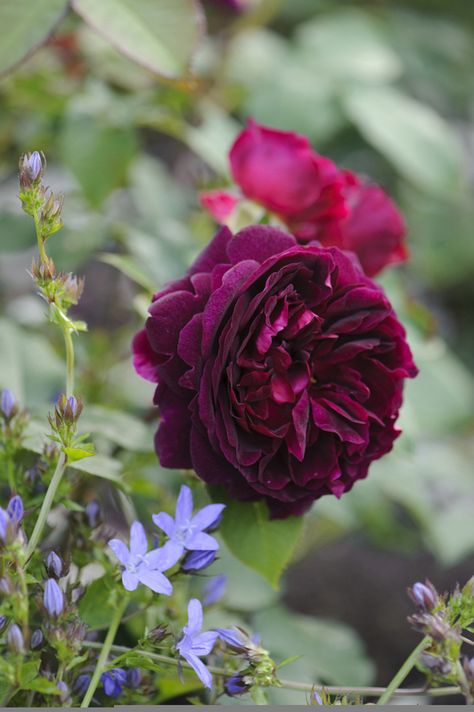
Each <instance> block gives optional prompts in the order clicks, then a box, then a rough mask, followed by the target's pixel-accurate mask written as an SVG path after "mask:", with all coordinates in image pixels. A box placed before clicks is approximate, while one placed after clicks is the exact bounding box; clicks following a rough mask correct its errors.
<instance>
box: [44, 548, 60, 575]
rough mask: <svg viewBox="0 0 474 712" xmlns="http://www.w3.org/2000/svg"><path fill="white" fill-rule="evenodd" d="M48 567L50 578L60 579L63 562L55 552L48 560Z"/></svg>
mask: <svg viewBox="0 0 474 712" xmlns="http://www.w3.org/2000/svg"><path fill="white" fill-rule="evenodd" d="M46 566H47V569H48V573H49V575H50V576H55V577H56V578H59V577H60V576H61V572H62V570H63V562H62V561H61V558H60V557H59V556H58V555H57V554H56V552H55V551H50V552H49V554H48V556H47V558H46Z"/></svg>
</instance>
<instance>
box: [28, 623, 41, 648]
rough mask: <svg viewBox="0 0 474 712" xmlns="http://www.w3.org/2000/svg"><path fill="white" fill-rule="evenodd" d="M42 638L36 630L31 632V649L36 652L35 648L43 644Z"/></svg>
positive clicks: (38, 630)
mask: <svg viewBox="0 0 474 712" xmlns="http://www.w3.org/2000/svg"><path fill="white" fill-rule="evenodd" d="M43 640H44V636H43V633H42V632H41V631H40V629H39V628H38V629H37V630H35V631H33V634H32V636H31V641H30V645H31V649H32V650H36V648H39V647H40V646H41V645H42V644H43Z"/></svg>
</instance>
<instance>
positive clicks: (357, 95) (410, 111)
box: [342, 86, 463, 197]
mask: <svg viewBox="0 0 474 712" xmlns="http://www.w3.org/2000/svg"><path fill="white" fill-rule="evenodd" d="M342 99H343V103H344V106H345V108H346V110H347V112H348V115H349V117H350V118H351V119H352V121H353V122H354V123H355V125H356V126H357V128H358V129H359V131H360V132H361V134H362V135H363V136H364V137H365V138H366V139H367V141H368V142H369V143H371V144H372V145H373V146H375V147H376V148H377V149H378V150H379V151H380V152H381V153H382V154H383V155H384V156H385V157H386V158H388V160H389V161H391V162H392V163H393V164H394V166H395V167H396V168H397V169H398V170H399V171H400V173H401V174H402V175H404V176H405V177H406V178H407V179H408V180H410V181H412V182H413V183H414V184H415V185H418V186H419V187H420V188H422V189H423V190H426V191H430V192H432V193H434V194H436V195H441V196H443V197H453V196H456V195H457V194H458V193H459V191H460V189H461V187H462V184H463V167H462V159H461V152H460V146H459V144H458V141H457V139H456V137H455V135H454V133H453V131H452V130H451V128H450V127H449V125H448V124H447V123H446V122H445V121H444V120H443V119H442V118H441V116H439V115H438V114H437V113H436V112H435V111H433V110H432V109H431V108H430V107H429V106H427V105H425V104H421V103H420V102H418V101H416V100H415V99H412V98H411V97H409V96H407V95H405V94H403V93H402V92H400V91H399V90H398V89H395V88H391V87H388V86H385V87H380V88H375V87H363V86H358V87H356V88H352V89H349V90H348V91H347V92H346V93H345V94H344V95H343V97H342Z"/></svg>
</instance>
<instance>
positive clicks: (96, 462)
mask: <svg viewBox="0 0 474 712" xmlns="http://www.w3.org/2000/svg"><path fill="white" fill-rule="evenodd" d="M70 467H71V468H72V469H74V470H79V471H80V472H85V473H86V474H88V475H94V477H101V478H102V479H103V480H109V482H114V483H115V484H116V485H117V486H118V487H120V488H121V489H123V490H124V491H126V490H127V489H128V488H127V486H126V484H125V483H124V482H123V480H122V463H121V462H119V461H118V460H113V459H112V458H111V457H106V456H105V455H94V456H93V457H88V458H87V459H85V460H80V461H79V462H73V463H71V465H70Z"/></svg>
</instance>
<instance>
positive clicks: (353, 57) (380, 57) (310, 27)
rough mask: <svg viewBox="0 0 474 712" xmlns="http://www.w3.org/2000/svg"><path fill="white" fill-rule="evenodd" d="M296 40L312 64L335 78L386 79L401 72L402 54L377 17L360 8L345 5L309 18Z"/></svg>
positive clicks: (380, 80) (373, 80)
mask: <svg viewBox="0 0 474 712" xmlns="http://www.w3.org/2000/svg"><path fill="white" fill-rule="evenodd" d="M296 40H297V43H298V45H299V47H300V49H301V51H302V52H303V53H304V56H305V59H306V61H307V63H308V66H310V67H311V68H312V70H313V71H314V72H317V74H322V75H324V76H329V77H330V78H331V79H332V80H334V79H347V80H351V79H354V80H359V81H367V82H386V81H389V80H391V79H394V78H396V77H398V76H399V75H400V74H401V70H402V67H401V63H400V59H399V58H398V56H397V55H396V54H395V52H394V51H393V49H392V48H391V47H390V45H389V44H388V41H387V39H386V37H385V36H384V34H383V32H382V29H381V26H379V24H378V22H377V19H376V18H375V17H374V16H373V15H370V14H369V13H365V12H363V11H361V10H357V9H353V8H351V9H345V10H342V11H339V12H335V13H332V14H327V15H324V16H322V17H319V18H317V19H316V20H313V21H312V22H306V23H304V24H303V25H301V26H300V28H299V29H298V31H297V33H296Z"/></svg>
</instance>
